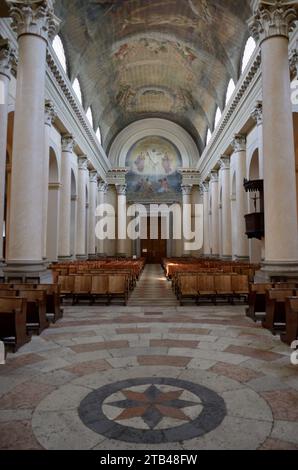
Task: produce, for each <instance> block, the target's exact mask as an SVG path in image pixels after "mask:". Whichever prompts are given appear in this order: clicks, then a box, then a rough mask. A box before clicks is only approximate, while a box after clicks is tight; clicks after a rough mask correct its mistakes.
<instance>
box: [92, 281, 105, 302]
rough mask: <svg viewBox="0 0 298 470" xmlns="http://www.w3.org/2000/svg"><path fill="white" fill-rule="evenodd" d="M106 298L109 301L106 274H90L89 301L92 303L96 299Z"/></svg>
mask: <svg viewBox="0 0 298 470" xmlns="http://www.w3.org/2000/svg"><path fill="white" fill-rule="evenodd" d="M103 298H105V299H106V303H107V304H108V303H109V285H108V276H107V274H97V275H93V276H92V282H91V302H92V303H94V302H95V301H96V300H98V299H103Z"/></svg>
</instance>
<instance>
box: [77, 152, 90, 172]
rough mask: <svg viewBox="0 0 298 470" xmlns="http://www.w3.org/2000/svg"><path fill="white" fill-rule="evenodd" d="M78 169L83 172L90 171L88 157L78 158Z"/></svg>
mask: <svg viewBox="0 0 298 470" xmlns="http://www.w3.org/2000/svg"><path fill="white" fill-rule="evenodd" d="M78 168H79V170H83V171H86V170H88V158H87V157H86V155H81V156H79V157H78Z"/></svg>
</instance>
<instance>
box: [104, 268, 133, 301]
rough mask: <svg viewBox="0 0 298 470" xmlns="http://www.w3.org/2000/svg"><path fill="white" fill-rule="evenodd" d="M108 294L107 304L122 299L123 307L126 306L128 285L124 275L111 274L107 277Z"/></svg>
mask: <svg viewBox="0 0 298 470" xmlns="http://www.w3.org/2000/svg"><path fill="white" fill-rule="evenodd" d="M108 294H109V303H110V302H111V300H113V299H115V298H116V299H117V298H121V299H122V298H123V301H124V305H127V300H128V283H127V278H126V276H125V275H124V274H117V275H114V274H112V275H109V276H108Z"/></svg>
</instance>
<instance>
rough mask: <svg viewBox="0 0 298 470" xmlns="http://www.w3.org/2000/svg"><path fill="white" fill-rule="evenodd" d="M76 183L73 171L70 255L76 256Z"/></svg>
mask: <svg viewBox="0 0 298 470" xmlns="http://www.w3.org/2000/svg"><path fill="white" fill-rule="evenodd" d="M77 194H78V193H77V182H76V177H75V174H74V171H73V169H72V170H71V210H70V254H71V256H73V257H75V254H76V227H77V199H78V195H77Z"/></svg>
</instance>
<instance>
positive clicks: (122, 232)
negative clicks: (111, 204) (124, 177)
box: [116, 184, 127, 256]
mask: <svg viewBox="0 0 298 470" xmlns="http://www.w3.org/2000/svg"><path fill="white" fill-rule="evenodd" d="M116 189H117V195H118V209H117V217H118V238H117V255H118V256H126V237H127V233H126V232H127V220H126V193H127V186H126V184H123V185H116Z"/></svg>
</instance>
